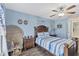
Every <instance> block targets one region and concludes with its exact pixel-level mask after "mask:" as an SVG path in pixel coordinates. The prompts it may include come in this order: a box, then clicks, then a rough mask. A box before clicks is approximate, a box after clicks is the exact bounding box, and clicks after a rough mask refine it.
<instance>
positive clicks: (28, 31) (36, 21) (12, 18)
mask: <svg viewBox="0 0 79 59" xmlns="http://www.w3.org/2000/svg"><path fill="white" fill-rule="evenodd" d="M5 14H6V25H17V26H19V27H20V28H21V29H22V30H23V32H24V35H25V36H29V35H33V36H34V26H38V25H40V24H42V25H46V26H47V27H49V32H50V30H51V29H52V30H53V28H54V27H55V33H56V34H57V35H58V36H59V37H61V38H67V37H68V35H67V33H68V17H62V18H59V19H53V20H50V19H46V18H42V17H38V16H33V15H30V14H25V13H21V12H17V11H13V10H10V9H6V13H5ZM20 18H21V19H23V20H24V19H26V20H28V24H27V25H24V24H18V23H17V21H18V19H20ZM57 24H62V28H61V29H59V28H57ZM51 25H52V26H53V25H54V27H52V26H51ZM52 32H53V31H52Z"/></svg>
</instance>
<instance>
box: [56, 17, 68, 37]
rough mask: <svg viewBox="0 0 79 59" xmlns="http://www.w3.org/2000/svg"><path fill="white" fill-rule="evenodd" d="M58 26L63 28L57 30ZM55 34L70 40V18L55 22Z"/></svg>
mask: <svg viewBox="0 0 79 59" xmlns="http://www.w3.org/2000/svg"><path fill="white" fill-rule="evenodd" d="M58 24H61V25H62V28H57V25H58ZM55 33H56V34H57V35H58V36H59V37H61V38H68V34H67V33H68V17H62V18H59V19H57V20H55Z"/></svg>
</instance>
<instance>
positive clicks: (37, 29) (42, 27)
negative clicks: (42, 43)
mask: <svg viewBox="0 0 79 59" xmlns="http://www.w3.org/2000/svg"><path fill="white" fill-rule="evenodd" d="M34 29H35V37H37V33H40V32H48V27H47V26H45V25H39V26H37V27H35V28H34Z"/></svg>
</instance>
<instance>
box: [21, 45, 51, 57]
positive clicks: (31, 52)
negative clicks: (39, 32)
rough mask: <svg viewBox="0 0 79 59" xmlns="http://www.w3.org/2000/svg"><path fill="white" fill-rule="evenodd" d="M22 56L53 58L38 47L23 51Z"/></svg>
mask: <svg viewBox="0 0 79 59" xmlns="http://www.w3.org/2000/svg"><path fill="white" fill-rule="evenodd" d="M21 56H51V55H50V54H49V53H48V52H47V51H45V50H44V49H42V48H40V47H38V46H37V47H35V48H31V49H28V50H26V51H23V52H22V54H21Z"/></svg>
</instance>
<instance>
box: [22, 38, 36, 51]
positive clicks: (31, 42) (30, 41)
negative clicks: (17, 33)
mask: <svg viewBox="0 0 79 59" xmlns="http://www.w3.org/2000/svg"><path fill="white" fill-rule="evenodd" d="M23 43H24V44H23V47H24V50H25V49H29V48H33V47H35V39H34V38H33V37H30V38H24V42H23Z"/></svg>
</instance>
